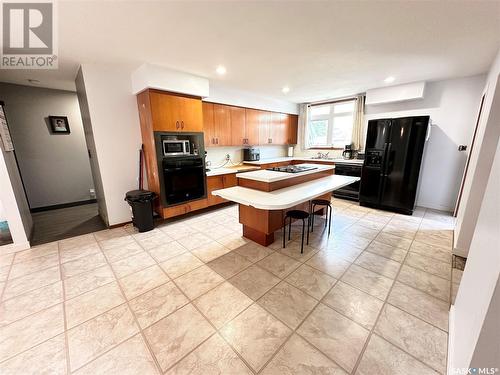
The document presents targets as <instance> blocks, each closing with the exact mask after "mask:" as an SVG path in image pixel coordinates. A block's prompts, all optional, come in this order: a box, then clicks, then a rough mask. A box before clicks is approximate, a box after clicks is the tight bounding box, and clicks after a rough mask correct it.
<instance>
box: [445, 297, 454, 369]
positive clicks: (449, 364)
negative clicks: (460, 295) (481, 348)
mask: <svg viewBox="0 0 500 375" xmlns="http://www.w3.org/2000/svg"><path fill="white" fill-rule="evenodd" d="M454 342H455V305H451V306H450V313H449V315H448V359H447V363H446V373H447V374H448V375H450V374H453V372H452V371H451V369H452V368H454V367H453V355H452V354H453V353H454V350H453V344H454Z"/></svg>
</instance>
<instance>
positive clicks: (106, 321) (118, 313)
mask: <svg viewBox="0 0 500 375" xmlns="http://www.w3.org/2000/svg"><path fill="white" fill-rule="evenodd" d="M137 332H138V327H137V326H136V324H135V322H134V317H133V316H132V313H131V312H130V310H129V308H128V307H127V305H126V304H123V305H120V306H118V307H115V308H114V309H112V310H110V311H108V312H106V313H104V314H101V315H99V316H96V317H95V318H93V319H92V320H89V321H87V322H85V323H83V324H81V325H79V326H77V327H75V328H73V329H70V330H69V331H68V333H67V334H68V347H69V358H70V367H71V371H74V370H76V369H78V368H80V367H82V366H83V365H85V364H86V363H88V362H90V361H91V360H93V359H94V358H96V357H97V356H99V355H101V354H103V353H105V352H106V351H108V350H109V349H111V348H113V347H114V346H116V345H118V344H119V343H121V342H123V341H125V340H126V339H128V338H129V337H132V336H133V335H135V334H136V333H137Z"/></svg>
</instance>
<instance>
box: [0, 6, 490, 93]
mask: <svg viewBox="0 0 500 375" xmlns="http://www.w3.org/2000/svg"><path fill="white" fill-rule="evenodd" d="M58 8H59V9H58V12H59V15H58V28H59V32H58V35H59V70H57V71H35V70H33V71H26V70H21V71H12V70H6V71H5V70H4V71H0V81H7V82H13V83H20V84H28V82H27V79H30V78H31V79H38V80H40V81H41V83H40V85H41V86H45V87H54V88H62V89H73V88H74V84H73V81H74V77H75V74H76V71H77V69H78V66H79V64H80V63H85V62H86V63H94V62H95V63H109V64H127V65H131V66H135V65H137V66H139V65H140V64H142V63H144V62H149V63H153V64H158V65H164V66H167V67H170V68H174V69H177V70H181V71H185V72H189V73H193V74H197V75H200V76H204V77H208V78H210V79H211V81H212V82H217V83H218V84H222V85H224V86H227V87H232V88H235V89H239V90H246V91H251V92H254V93H258V94H260V95H263V96H268V97H274V98H279V99H285V100H289V101H293V102H305V101H313V100H320V99H325V98H333V97H339V96H342V95H349V94H353V93H357V92H362V91H364V90H366V89H369V88H373V87H380V86H382V85H384V83H383V80H384V78H386V77H387V76H394V77H396V81H395V82H394V83H393V84H399V83H406V82H412V81H419V80H436V79H444V78H451V77H458V76H468V75H474V74H479V73H483V72H485V71H487V70H488V67H489V65H490V64H491V62H492V60H493V58H494V56H495V54H496V51H497V50H498V48H499V46H500V2H499V1H491V2H486V1H484V2H483V1H469V2H468V1H460V2H455V1H453V2H448V1H430V2H427V1H400V2H389V1H387V2H377V1H371V2H354V1H351V2H340V1H338V2H337V1H327V2H317V1H309V2H291V1H288V2H284V1H282V2H265V1H257V2H234V1H233V2H231V1H226V2H222V1H221V2H213V1H203V2H202V1H200V2H186V1H182V2H167V1H163V2H143V1H134V2H132V1H129V2H116V1H108V2H102V1H95V2H89V1H71V2H70V1H64V2H59V6H58ZM219 64H223V65H225V66H226V67H227V74H226V75H225V76H224V77H223V78H220V77H219V76H217V75H216V73H215V68H216V67H217V65H219ZM285 85H286V86H289V87H290V88H291V91H290V92H289V93H288V94H287V95H285V94H282V93H281V88H282V87H283V86H285Z"/></svg>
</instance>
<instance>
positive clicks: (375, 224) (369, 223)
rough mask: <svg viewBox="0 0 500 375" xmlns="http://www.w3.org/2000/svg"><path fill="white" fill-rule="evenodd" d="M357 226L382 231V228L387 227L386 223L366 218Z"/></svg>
mask: <svg viewBox="0 0 500 375" xmlns="http://www.w3.org/2000/svg"><path fill="white" fill-rule="evenodd" d="M356 224H357V225H361V226H363V227H366V228H369V229H373V230H382V228H383V227H384V226H385V225H386V222H384V221H374V220H370V219H369V218H366V216H365V217H364V218H362V219H361V220H359V221H358V222H357V223H356Z"/></svg>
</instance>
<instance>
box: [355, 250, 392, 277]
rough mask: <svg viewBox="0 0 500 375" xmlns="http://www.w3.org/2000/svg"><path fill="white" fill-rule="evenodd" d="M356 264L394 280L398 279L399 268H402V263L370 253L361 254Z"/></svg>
mask: <svg viewBox="0 0 500 375" xmlns="http://www.w3.org/2000/svg"><path fill="white" fill-rule="evenodd" d="M354 263H355V264H357V265H358V266H361V267H363V268H366V269H369V270H370V271H373V272H376V273H378V274H380V275H382V276H385V277H388V278H390V279H394V278H395V277H396V275H397V274H398V271H399V268H400V267H401V263H398V262H396V261H395V260H392V259H388V258H385V257H383V256H380V255H377V254H373V253H370V252H368V251H365V252H363V254H361V255H360V256H359V257H358V259H356V261H355V262H354Z"/></svg>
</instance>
